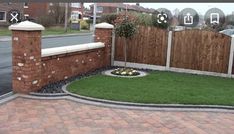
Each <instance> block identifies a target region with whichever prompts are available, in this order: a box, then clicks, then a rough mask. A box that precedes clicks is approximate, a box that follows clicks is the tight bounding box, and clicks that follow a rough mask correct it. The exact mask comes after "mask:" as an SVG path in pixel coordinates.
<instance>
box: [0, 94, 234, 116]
mask: <svg viewBox="0 0 234 134" xmlns="http://www.w3.org/2000/svg"><path fill="white" fill-rule="evenodd" d="M17 98H23V99H33V100H68V101H73V102H76V103H80V104H85V105H91V106H97V107H104V108H114V109H123V110H144V111H164V112H213V113H234V110H231V109H223V108H216V109H212V108H186V107H182V108H176V107H164V108H163V107H139V106H124V105H115V104H107V103H103V102H94V101H88V100H84V99H79V98H77V97H72V96H69V95H67V96H53V97H48V96H47V97H43V96H33V95H25V94H13V95H11V96H9V97H7V98H4V99H2V100H0V105H3V104H6V103H8V102H10V101H12V100H14V99H17Z"/></svg>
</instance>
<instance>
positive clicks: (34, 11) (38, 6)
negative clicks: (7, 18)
mask: <svg viewBox="0 0 234 134" xmlns="http://www.w3.org/2000/svg"><path fill="white" fill-rule="evenodd" d="M68 8H69V14H70V15H71V17H74V16H75V17H77V16H78V18H79V19H82V18H83V12H84V5H83V3H69V5H68ZM64 9H65V3H24V10H25V14H24V16H25V17H26V18H28V19H32V20H33V19H36V18H39V17H41V16H45V15H49V14H53V13H55V12H57V14H58V15H57V16H56V17H57V18H58V17H60V16H59V15H62V16H64V12H65V10H64Z"/></svg>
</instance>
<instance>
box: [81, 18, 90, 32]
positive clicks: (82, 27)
mask: <svg viewBox="0 0 234 134" xmlns="http://www.w3.org/2000/svg"><path fill="white" fill-rule="evenodd" d="M80 28H81V29H85V30H88V29H89V24H88V23H87V22H86V21H85V20H81V21H80Z"/></svg>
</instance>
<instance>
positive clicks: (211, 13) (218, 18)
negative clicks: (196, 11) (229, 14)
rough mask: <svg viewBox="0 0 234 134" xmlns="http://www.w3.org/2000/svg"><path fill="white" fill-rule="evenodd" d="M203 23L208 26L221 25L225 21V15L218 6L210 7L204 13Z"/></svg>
mask: <svg viewBox="0 0 234 134" xmlns="http://www.w3.org/2000/svg"><path fill="white" fill-rule="evenodd" d="M205 23H206V25H208V26H222V25H223V24H224V23H225V15H224V13H223V11H222V10H220V9H218V8H211V9H209V10H208V11H207V12H206V14H205Z"/></svg>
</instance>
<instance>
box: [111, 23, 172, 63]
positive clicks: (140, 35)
mask: <svg viewBox="0 0 234 134" xmlns="http://www.w3.org/2000/svg"><path fill="white" fill-rule="evenodd" d="M137 31H138V32H137V34H136V35H135V36H134V37H133V38H132V39H131V40H130V41H129V42H128V51H127V53H128V56H127V57H128V58H127V61H128V62H135V63H144V64H152V65H161V66H165V65H166V54H167V34H168V32H167V31H166V30H163V29H159V28H155V27H145V26H139V27H138V30H137ZM115 42H116V44H115V60H117V61H124V53H123V43H124V42H123V38H120V37H116V40H115Z"/></svg>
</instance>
